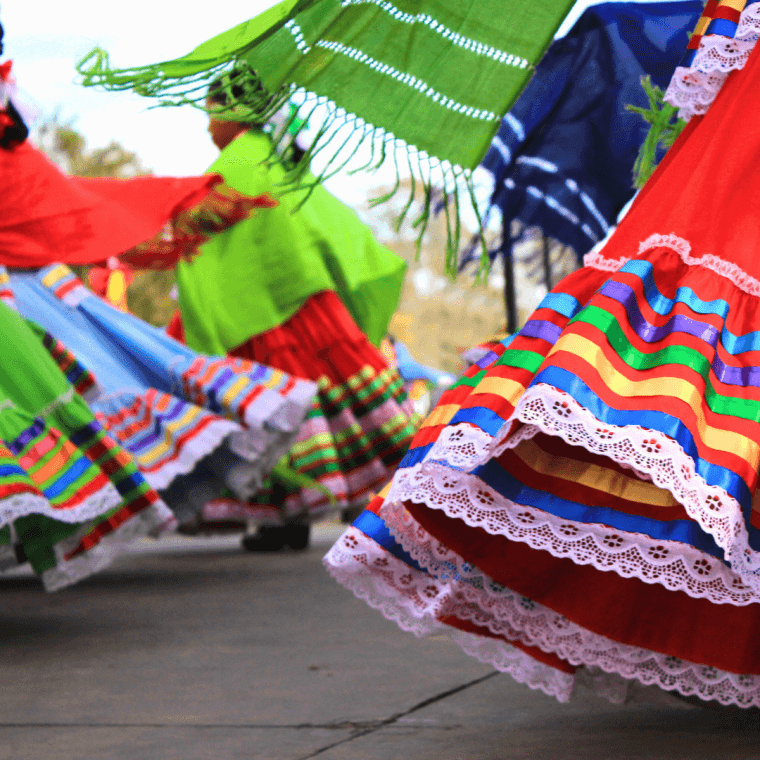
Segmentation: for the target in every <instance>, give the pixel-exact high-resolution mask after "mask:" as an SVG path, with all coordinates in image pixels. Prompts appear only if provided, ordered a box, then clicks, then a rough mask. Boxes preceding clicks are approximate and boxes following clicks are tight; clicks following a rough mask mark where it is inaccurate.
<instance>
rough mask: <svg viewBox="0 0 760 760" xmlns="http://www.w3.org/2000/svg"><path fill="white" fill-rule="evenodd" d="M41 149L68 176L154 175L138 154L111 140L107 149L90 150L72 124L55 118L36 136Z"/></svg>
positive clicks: (48, 121) (43, 125)
mask: <svg viewBox="0 0 760 760" xmlns="http://www.w3.org/2000/svg"><path fill="white" fill-rule="evenodd" d="M35 142H36V143H37V145H38V147H39V148H40V149H41V150H42V151H44V153H46V154H47V156H48V157H49V158H50V160H51V161H53V162H54V163H56V164H57V165H58V166H60V167H61V169H63V170H64V171H65V172H66V173H67V174H74V175H76V176H77V177H136V176H138V175H141V174H152V171H151V170H150V169H147V168H146V167H145V166H144V165H143V163H142V161H141V160H140V158H139V157H138V155H137V153H134V152H132V151H129V150H127V149H126V148H125V147H124V146H123V145H121V144H120V143H118V142H116V141H115V140H111V142H109V143H108V145H106V146H105V147H104V148H89V147H88V145H87V138H85V136H84V135H83V134H82V133H81V132H79V131H78V130H77V129H76V128H75V127H74V125H73V124H72V122H71V121H68V122H62V121H61V120H60V117H59V116H53V117H52V118H51V119H48V120H47V121H46V122H44V123H43V124H42V126H41V127H40V128H39V130H38V132H37V135H36V137H35Z"/></svg>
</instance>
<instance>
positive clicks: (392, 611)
mask: <svg viewBox="0 0 760 760" xmlns="http://www.w3.org/2000/svg"><path fill="white" fill-rule="evenodd" d="M383 518H384V519H385V520H386V522H387V524H388V527H389V528H390V529H391V532H392V533H393V534H394V535H395V536H396V538H397V540H398V541H399V543H401V545H402V546H403V547H404V549H405V550H406V551H407V552H409V554H410V555H411V556H412V557H413V558H414V559H415V561H417V562H418V564H420V565H421V566H422V567H425V568H428V569H429V571H430V573H431V575H427V574H425V573H420V572H418V571H415V570H414V569H413V568H410V567H409V566H408V565H406V564H405V563H403V562H401V561H400V560H398V559H396V558H395V557H393V556H392V555H390V554H389V553H387V552H385V551H384V550H383V549H382V548H380V547H379V546H378V545H377V544H375V542H373V541H371V540H370V539H368V538H367V537H366V536H364V534H362V533H361V532H360V531H358V530H356V529H354V528H351V529H349V530H347V531H346V533H345V534H344V535H343V537H342V538H341V539H340V541H338V543H337V544H336V545H335V546H334V547H333V549H331V551H330V553H329V554H328V555H327V557H326V558H325V562H326V564H327V565H328V568H329V569H330V572H331V573H332V574H333V575H334V576H335V577H336V579H337V580H339V581H340V582H341V583H343V585H346V586H347V587H349V588H350V589H351V590H353V591H354V593H356V594H357V595H358V596H362V593H366V592H367V590H368V589H369V590H370V593H371V594H372V598H373V599H374V600H375V601H377V600H380V605H379V606H378V605H377V604H372V606H374V607H376V609H379V610H380V611H381V612H383V614H384V615H385V616H386V617H388V618H389V619H391V620H396V621H397V622H399V618H403V619H404V620H409V619H411V620H412V621H423V622H422V623H420V624H416V625H415V623H414V622H413V623H412V627H411V628H410V627H407V628H406V630H412V631H413V632H417V631H420V632H421V633H426V632H428V630H432V629H428V628H427V627H426V626H430V625H431V623H430V622H429V621H435V622H436V623H437V622H438V618H439V616H443V615H455V616H456V617H458V618H460V619H462V620H469V621H471V622H473V623H474V624H476V625H478V626H482V627H485V628H487V629H488V630H489V631H491V632H492V633H493V634H495V635H497V636H504V637H505V638H508V639H511V640H513V641H519V642H521V643H523V644H526V645H529V646H535V647H537V648H539V649H541V650H542V651H545V652H550V653H554V654H557V655H558V656H559V657H561V658H562V659H564V660H566V661H567V662H569V663H571V664H572V665H575V666H584V667H589V668H594V669H598V671H601V672H602V673H603V674H606V677H601V675H600V676H597V677H596V678H592V679H591V683H590V684H589V685H591V686H593V687H594V688H595V689H596V690H597V691H598V692H599V693H601V694H603V695H604V696H607V697H608V698H610V697H611V698H613V699H614V700H615V701H619V700H620V699H621V698H622V697H623V696H624V691H625V687H624V684H623V683H622V682H621V681H620V679H625V680H626V681H633V680H635V681H638V682H640V683H642V684H644V685H656V686H659V687H660V688H662V689H664V690H666V691H677V692H678V693H680V694H683V695H685V696H690V695H695V696H698V697H700V698H701V699H704V700H716V701H718V702H720V703H721V704H726V705H727V704H735V705H738V706H741V707H754V706H760V676H757V675H737V674H734V673H728V672H726V671H722V670H719V669H717V668H714V667H710V666H704V665H699V664H696V663H690V662H686V661H684V660H680V659H677V658H675V657H671V656H668V655H663V654H660V653H657V652H653V651H651V650H646V649H640V648H637V647H631V646H628V645H625V644H620V643H618V642H615V641H612V640H611V639H608V638H606V637H604V636H600V635H598V634H595V633H593V632H592V631H589V630H588V629H585V628H583V627H581V626H579V625H577V624H575V623H573V622H571V621H570V620H568V619H567V618H565V617H564V616H562V615H559V614H557V613H556V612H554V611H552V610H550V609H548V608H547V607H544V606H542V605H540V604H536V603H535V602H533V601H531V600H529V599H526V598H525V597H522V596H520V595H519V594H516V593H515V592H513V591H512V590H510V589H508V588H506V587H505V586H502V585H501V584H498V583H496V582H494V581H493V580H492V579H490V578H489V577H488V576H486V575H485V574H484V573H482V572H481V571H479V570H478V569H477V568H475V567H473V566H472V565H471V564H470V563H467V562H465V561H464V560H463V559H462V558H461V557H459V556H458V555H456V554H455V553H454V552H452V551H450V550H448V549H447V548H446V547H444V546H442V545H441V544H440V542H438V541H436V540H435V539H434V538H433V537H432V536H430V535H429V534H428V533H426V531H425V530H424V529H423V528H422V527H421V526H420V525H419V524H417V523H416V522H415V521H414V519H413V518H412V517H411V516H410V515H409V514H408V513H407V512H406V511H405V510H404V509H403V507H401V506H400V505H392V504H389V503H387V502H386V506H385V507H384V508H383ZM362 598H365V597H364V596H362ZM367 601H369V600H367ZM402 627H403V626H402ZM435 630H438V629H437V628H436V629H435ZM418 635H420V633H418ZM470 636H471V637H472V638H471V639H470V640H469V641H468V645H469V651H468V650H466V651H468V653H470V654H473V655H474V656H476V657H478V659H481V660H482V661H484V662H489V663H490V664H492V665H494V667H498V664H497V663H498V662H499V660H498V657H499V656H501V653H502V652H505V651H507V650H512V648H511V647H509V646H508V645H507V644H506V643H504V642H502V646H501V647H498V646H496V645H495V644H494V642H493V640H492V639H490V638H488V637H481V636H477V635H473V634H471V635H470ZM452 638H454V640H455V641H456V640H457V638H456V636H453V637H452ZM473 639H474V640H475V641H473ZM457 643H459V642H457ZM460 645H461V644H460ZM520 654H521V655H522V657H520V658H517V657H515V660H516V661H515V662H514V663H510V661H509V659H508V660H507V664H508V667H505V668H503V669H504V670H505V672H509V673H510V674H511V675H513V677H515V678H516V680H518V681H520V682H521V683H528V684H529V685H531V684H530V678H531V676H529V673H530V672H531V671H530V667H531V665H530V662H527V661H532V658H530V657H528V656H527V655H524V654H523V653H520ZM489 657H491V659H489ZM510 664H511V665H512V668H511V669H509V665H510ZM533 666H535V661H533ZM500 669H502V668H500ZM544 670H549V671H554V672H555V674H556V675H555V676H554V679H557V680H552V679H548V676H547V675H546V674H545V673H544ZM539 672H541V673H542V679H543V680H542V683H547V684H550V687H549V688H548V689H547V688H544V686H543V685H541V683H538V684H535V687H536V688H541V689H542V690H543V691H546V693H548V694H553V695H554V696H557V697H558V698H559V699H560V700H561V701H564V700H566V699H569V698H570V696H571V694H572V684H571V683H569V682H568V680H569V679H572V678H573V677H572V676H568V674H566V673H560V672H559V671H556V670H555V669H553V668H549V667H548V666H541V670H540V671H539ZM532 677H533V678H534V679H535V676H532Z"/></svg>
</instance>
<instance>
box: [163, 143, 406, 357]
mask: <svg viewBox="0 0 760 760" xmlns="http://www.w3.org/2000/svg"><path fill="white" fill-rule="evenodd" d="M271 150H272V146H271V142H270V141H269V138H268V137H266V136H265V135H264V134H262V133H260V132H255V131H250V132H246V133H244V134H242V135H240V137H238V138H237V139H235V140H234V141H233V142H232V143H231V144H230V145H228V146H227V147H226V148H225V149H224V150H223V151H222V152H221V154H220V155H219V158H218V160H217V161H215V162H214V164H212V166H211V167H210V169H209V171H211V172H217V173H219V174H221V175H222V176H223V177H224V179H225V180H226V182H227V183H228V184H229V185H230V186H231V187H233V188H234V189H236V190H238V191H240V192H242V193H246V194H248V195H259V194H260V193H266V192H269V193H272V194H273V195H275V196H276V197H278V200H279V202H280V205H279V206H278V207H277V208H273V209H264V210H261V211H258V212H256V213H255V214H254V215H253V216H252V217H251V218H250V219H247V220H245V221H243V222H239V223H238V224H236V225H235V226H234V227H231V228H230V229H229V230H227V231H226V232H224V233H221V234H220V235H217V236H215V237H214V238H213V239H212V240H210V241H209V242H208V243H206V244H205V245H203V246H202V247H201V254H200V255H199V256H198V257H197V258H196V259H195V260H194V261H193V262H192V263H185V262H183V263H181V264H180V265H179V267H178V270H177V281H178V287H179V302H180V310H181V312H182V321H183V325H184V328H185V337H186V340H187V343H188V345H189V346H190V347H191V348H193V349H195V350H196V351H202V352H204V353H209V354H224V353H226V352H228V351H229V350H230V349H233V348H235V347H236V346H239V345H241V344H242V343H244V342H245V341H246V340H248V338H250V337H252V336H253V335H257V334H258V333H261V332H264V331H265V330H269V329H271V328H273V327H277V326H279V325H281V324H282V323H283V322H285V321H286V320H287V319H288V318H290V317H291V316H292V315H293V314H294V313H295V312H296V311H297V310H298V308H299V307H300V306H301V305H302V304H303V303H304V302H305V301H306V299H307V298H309V296H311V295H313V294H315V293H318V292H320V291H323V290H334V291H335V292H336V293H337V294H338V296H339V297H340V299H341V300H342V301H343V303H344V304H345V306H346V308H347V309H348V311H349V312H350V313H351V315H352V316H353V318H354V320H355V321H356V323H357V324H358V325H359V327H360V328H361V329H362V331H363V332H364V333H365V334H366V335H367V336H368V337H369V339H370V341H371V342H372V343H373V344H375V345H379V344H380V341H381V340H382V337H383V335H384V334H385V333H386V331H387V329H388V323H389V322H390V318H391V316H392V315H393V312H394V311H395V309H396V306H397V305H398V299H399V296H400V293H401V286H402V283H403V278H404V271H405V269H406V264H405V263H404V261H403V260H402V259H401V258H400V257H399V256H397V255H396V254H395V253H393V252H392V251H390V250H388V249H387V248H384V247H383V246H382V245H380V244H379V243H378V242H377V241H376V240H375V238H374V237H373V235H372V232H371V231H370V229H369V228H368V227H366V226H365V225H364V224H363V223H362V222H361V221H360V220H359V218H358V217H357V216H356V214H355V213H354V212H353V211H352V210H351V209H349V208H347V207H346V206H345V205H344V204H342V203H341V202H340V201H339V200H337V198H335V197H334V196H332V195H330V193H328V192H327V190H325V189H324V188H323V187H321V186H318V187H316V188H314V190H313V192H312V194H311V196H310V197H309V198H308V200H307V201H306V203H305V204H304V205H303V206H302V207H301V208H300V209H298V210H297V211H294V209H295V207H296V206H297V205H298V203H299V202H300V200H301V199H302V198H303V193H304V191H299V192H293V193H285V194H283V195H279V196H278V192H279V191H280V190H281V187H280V186H279V185H280V183H281V182H282V179H283V177H284V174H285V171H284V169H283V168H282V166H280V165H279V164H274V165H272V164H269V163H267V162H266V159H267V158H268V157H269V155H270V153H271Z"/></svg>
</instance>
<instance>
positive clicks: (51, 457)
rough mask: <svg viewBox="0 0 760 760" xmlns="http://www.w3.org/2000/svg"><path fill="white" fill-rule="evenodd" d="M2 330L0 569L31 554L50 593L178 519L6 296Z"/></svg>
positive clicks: (0, 306)
mask: <svg viewBox="0 0 760 760" xmlns="http://www.w3.org/2000/svg"><path fill="white" fill-rule="evenodd" d="M0 335H1V336H2V340H1V341H0V343H1V345H2V349H1V351H0V356H1V357H2V362H3V373H2V380H0V570H5V569H8V568H10V567H14V566H16V565H18V563H19V562H26V561H28V562H30V563H31V565H32V567H33V569H34V570H35V571H36V572H37V573H38V574H39V575H40V576H41V577H42V581H43V583H44V585H45V587H46V588H47V589H48V590H51V591H52V590H56V589H58V588H62V587H63V586H67V585H70V584H71V583H74V582H76V581H78V580H80V579H81V578H84V577H86V576H88V575H90V574H91V573H93V572H95V571H96V570H98V569H100V568H101V567H103V566H104V565H106V564H107V563H108V562H109V561H110V559H111V557H112V556H113V555H114V554H115V553H117V552H118V551H120V550H121V549H122V548H123V546H124V544H126V543H127V542H129V541H131V540H132V539H134V538H136V537H137V536H141V535H146V534H157V533H159V532H160V531H162V530H163V529H164V528H167V527H169V526H171V525H172V524H173V523H174V518H173V516H172V514H171V512H170V511H169V510H168V509H167V508H166V506H165V505H164V504H163V502H162V501H161V499H160V498H159V496H158V494H157V493H156V492H155V490H153V489H152V488H151V487H150V486H149V484H148V483H147V482H146V480H145V479H144V478H143V477H142V475H141V474H140V472H139V470H138V467H137V465H136V464H135V462H134V461H133V460H132V458H131V457H130V456H129V455H128V454H127V453H126V452H125V451H124V450H123V449H122V448H121V447H120V446H119V445H118V444H117V443H115V442H114V440H113V439H112V438H111V437H109V436H108V435H107V434H106V432H105V431H104V430H103V427H102V426H101V424H100V423H99V422H98V421H97V420H96V419H95V417H94V415H93V414H92V412H91V411H90V409H88V407H87V404H86V403H85V402H84V401H83V399H82V398H81V396H80V395H79V394H78V393H77V392H76V390H75V389H74V387H73V386H72V385H71V384H70V383H69V382H68V380H67V378H66V377H65V375H64V374H63V373H62V372H61V371H60V369H59V368H58V366H57V365H56V363H55V362H54V361H53V359H52V358H51V356H50V354H49V352H48V350H47V348H46V347H45V346H44V345H43V344H42V342H41V341H40V339H39V337H38V336H37V335H36V334H35V333H34V332H33V331H32V330H31V329H30V328H29V327H28V325H27V324H26V323H25V322H24V320H23V319H22V318H21V317H20V316H19V315H18V314H16V313H15V312H14V311H13V310H12V309H10V308H9V307H8V306H7V305H5V304H4V303H0Z"/></svg>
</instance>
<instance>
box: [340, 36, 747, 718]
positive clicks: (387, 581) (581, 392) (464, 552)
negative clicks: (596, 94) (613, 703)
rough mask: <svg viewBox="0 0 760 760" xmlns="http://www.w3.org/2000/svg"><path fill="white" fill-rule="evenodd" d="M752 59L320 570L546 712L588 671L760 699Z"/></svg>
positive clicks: (603, 679) (603, 685)
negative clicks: (507, 680)
mask: <svg viewBox="0 0 760 760" xmlns="http://www.w3.org/2000/svg"><path fill="white" fill-rule="evenodd" d="M759 55H760V51H758V50H755V51H754V53H753V54H752V56H751V57H750V59H749V61H748V63H747V65H746V67H745V68H744V70H743V71H740V72H735V73H734V74H732V75H731V76H730V77H729V79H728V81H727V83H726V85H725V86H724V88H723V91H722V92H721V93H720V95H719V96H718V98H717V100H716V101H715V104H714V105H713V106H712V108H711V109H710V111H709V112H708V113H707V115H706V116H704V117H701V118H700V119H694V120H692V122H690V124H689V125H688V127H687V129H686V131H685V132H684V133H683V134H682V136H681V138H680V139H679V141H678V142H677V143H676V145H675V146H674V147H673V148H672V149H671V151H670V152H669V153H668V154H667V156H666V157H665V160H664V161H663V163H662V164H661V166H660V167H659V168H658V170H657V172H656V173H655V175H654V176H653V178H652V180H651V181H650V182H649V183H648V184H647V186H646V187H645V188H644V190H643V191H642V193H641V194H640V195H639V197H638V199H637V201H636V202H635V203H634V205H633V207H632V209H631V211H630V213H629V214H628V215H627V216H626V217H625V219H624V220H623V221H622V223H621V224H620V226H619V228H618V229H617V231H616V232H615V234H614V235H613V236H612V237H611V239H610V240H609V242H608V243H607V245H606V246H605V247H604V248H603V249H602V250H601V251H600V252H597V253H595V254H592V255H590V256H589V257H587V259H586V266H585V268H583V269H582V270H579V271H577V272H575V273H573V274H571V275H569V276H568V277H567V278H565V279H564V280H563V281H562V282H561V283H559V284H558V285H557V286H556V287H555V288H554V290H553V291H552V292H551V293H549V294H548V295H547V296H546V298H545V299H544V300H543V302H542V303H541V304H540V306H539V308H538V309H537V310H536V311H535V312H534V313H533V315H532V316H531V318H530V319H529V321H528V322H527V324H525V326H524V327H523V328H522V329H521V330H520V331H519V332H518V333H517V334H516V335H515V336H514V337H513V338H512V339H511V340H505V341H504V342H503V343H502V344H500V345H497V346H493V347H492V350H491V351H489V352H488V353H487V354H486V355H484V356H482V357H480V358H479V360H478V361H477V363H476V364H475V365H474V366H473V367H471V368H470V369H469V370H468V371H467V372H466V373H465V374H464V376H463V377H462V378H461V379H460V380H459V381H458V383H457V384H456V385H455V386H454V387H453V388H451V389H449V390H447V391H446V392H445V393H444V394H443V396H442V398H441V400H440V403H439V404H438V406H437V407H436V408H435V409H434V410H433V412H432V413H431V415H430V416H429V417H428V418H427V419H426V420H425V422H424V423H423V425H422V427H421V429H420V431H419V432H418V433H417V435H416V437H415V439H414V442H413V443H412V446H411V448H410V450H409V452H408V453H407V455H406V457H405V458H404V461H403V462H402V463H401V465H400V467H399V469H398V471H397V473H396V475H395V477H394V479H393V483H392V485H391V486H390V488H389V489H388V491H387V492H386V493H385V494H384V495H383V497H378V499H377V500H376V501H375V502H374V503H373V504H372V505H371V508H370V509H369V510H367V511H365V512H364V513H363V514H362V515H361V516H360V517H359V519H358V520H357V521H356V522H355V524H354V525H353V526H352V527H351V528H350V529H349V530H348V531H347V532H346V533H345V535H344V536H343V537H342V538H341V539H340V540H339V541H338V543H337V544H336V545H335V546H334V547H333V549H332V550H331V551H330V553H329V554H328V555H327V557H326V564H327V566H328V568H329V570H330V571H331V572H332V573H333V574H334V575H335V577H336V578H337V579H338V580H339V581H340V582H342V583H344V584H345V585H347V586H348V587H349V588H351V589H352V590H353V591H354V592H355V593H356V594H357V595H359V596H361V597H362V598H364V599H365V600H366V601H367V602H368V603H369V604H371V605H372V606H374V607H376V608H377V609H379V610H380V611H381V612H382V613H383V614H385V615H386V616H387V617H389V618H391V619H393V620H396V621H397V622H398V623H399V625H401V626H402V627H403V628H405V629H408V630H411V631H414V632H415V633H417V634H423V633H430V632H434V631H441V630H445V631H448V632H449V633H450V634H451V635H452V637H453V638H454V640H455V641H457V642H458V643H459V644H460V645H461V646H462V647H463V648H464V650H465V651H467V652H468V653H470V654H472V655H473V656H475V657H477V658H478V659H480V660H481V661H483V662H488V663H490V664H492V665H494V666H495V667H496V668H498V669H500V670H502V671H505V672H508V673H510V674H512V675H513V676H514V677H515V678H516V679H517V680H519V681H521V682H524V683H526V684H527V685H529V686H531V687H533V688H540V689H542V690H543V691H545V692H546V693H548V694H552V695H554V696H556V697H558V698H559V699H561V700H566V699H569V698H570V697H571V695H572V692H573V689H574V687H575V685H576V684H577V683H578V681H579V679H588V682H589V683H591V684H592V686H594V687H595V688H597V689H598V690H600V691H601V692H602V693H604V694H606V695H608V696H612V697H619V698H622V697H623V696H624V694H625V691H626V688H627V686H628V685H629V684H630V683H631V682H634V681H638V682H640V683H642V684H655V685H657V686H659V687H661V688H663V689H666V690H669V691H676V692H679V693H681V694H683V695H696V696H698V697H700V698H702V699H705V700H716V701H718V702H720V703H723V704H734V705H739V706H742V707H750V706H755V707H758V706H760V643H759V642H758V637H757V631H758V628H759V626H760V491H759V490H758V467H759V466H760V301H759V300H758V299H760V266H759V265H758V258H757V251H758V250H760V223H758V215H757V211H756V210H755V209H754V206H753V204H752V203H751V202H749V199H750V198H751V196H752V193H753V192H754V191H755V190H757V188H760V164H758V162H757V161H756V160H755V159H754V156H756V155H757V154H758V151H760V130H759V129H758V128H757V118H758V117H757V114H758V113H760V88H758V86H757V85H758V82H760V57H758V56H759Z"/></svg>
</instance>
